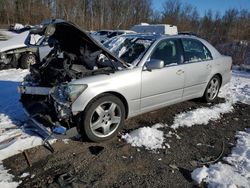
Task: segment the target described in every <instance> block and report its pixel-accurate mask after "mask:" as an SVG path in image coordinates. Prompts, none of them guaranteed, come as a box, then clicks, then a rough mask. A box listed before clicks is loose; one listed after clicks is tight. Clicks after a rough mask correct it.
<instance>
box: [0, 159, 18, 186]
mask: <svg viewBox="0 0 250 188" xmlns="http://www.w3.org/2000/svg"><path fill="white" fill-rule="evenodd" d="M8 171H9V170H6V169H5V168H4V167H3V165H2V162H1V161H0V187H3V188H15V187H17V186H18V185H19V183H18V182H14V181H13V178H14V176H13V175H11V174H9V173H8Z"/></svg>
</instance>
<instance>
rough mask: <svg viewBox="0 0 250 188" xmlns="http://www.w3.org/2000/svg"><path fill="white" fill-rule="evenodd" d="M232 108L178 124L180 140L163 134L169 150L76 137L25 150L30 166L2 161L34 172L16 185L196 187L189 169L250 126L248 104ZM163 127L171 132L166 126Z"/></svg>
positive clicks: (162, 114) (165, 112)
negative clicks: (182, 125) (218, 116)
mask: <svg viewBox="0 0 250 188" xmlns="http://www.w3.org/2000/svg"><path fill="white" fill-rule="evenodd" d="M221 101H223V99H220V102H221ZM201 106H209V105H207V104H203V103H200V102H197V101H188V102H184V103H180V104H177V105H173V106H170V107H168V108H164V109H161V110H158V111H155V112H151V113H148V114H144V115H141V116H139V117H136V118H133V119H130V120H128V121H126V125H125V128H124V130H123V132H129V131H131V130H133V129H136V128H139V127H142V126H151V125H153V124H155V123H159V122H161V123H166V124H168V125H171V124H172V123H173V119H174V116H175V115H176V114H177V113H180V112H184V111H189V110H191V109H195V108H198V107H201ZM234 109H235V110H234V112H233V113H228V114H224V115H223V117H222V118H221V119H220V120H218V121H213V122H210V123H209V124H208V125H197V126H193V127H191V128H179V129H178V130H177V134H178V135H179V136H180V137H181V139H177V137H176V136H172V137H169V138H166V140H167V143H169V144H170V148H169V149H164V150H163V149H161V150H157V151H155V152H152V151H148V150H145V149H144V148H139V149H138V148H135V147H132V146H131V145H128V144H126V143H125V142H124V141H122V140H121V139H120V137H119V136H118V137H116V138H114V139H113V140H111V141H109V142H105V143H98V144H97V143H91V142H87V141H83V142H82V141H80V140H76V139H75V140H74V141H73V140H72V141H69V143H68V144H65V143H64V142H62V141H57V142H56V143H55V144H53V147H54V149H55V152H54V153H51V152H50V151H49V150H47V149H46V148H45V147H43V146H39V147H36V148H32V149H30V150H28V151H27V153H28V156H29V158H30V160H31V162H32V167H29V166H28V164H27V162H26V160H25V158H24V155H23V154H18V155H16V156H13V157H11V158H8V159H6V160H5V161H4V166H5V167H6V168H10V169H11V171H10V173H12V174H14V175H16V176H17V177H18V176H20V175H21V174H23V173H24V172H29V173H30V175H33V174H34V175H35V176H34V177H33V178H30V177H27V178H23V179H15V180H16V181H19V180H22V183H21V184H20V187H32V188H34V187H50V188H55V187H121V186H122V187H194V186H197V185H196V184H195V183H194V182H193V181H192V179H191V176H190V175H191V174H190V173H191V172H192V170H193V169H194V168H196V167H197V166H199V163H197V161H198V162H201V161H211V160H212V159H214V158H216V157H217V156H219V154H220V153H221V151H222V148H223V147H222V146H223V143H225V145H224V146H225V147H224V152H223V156H226V155H228V154H229V153H230V151H231V148H232V147H233V146H234V144H235V142H236V140H235V137H234V136H235V132H236V131H238V130H244V128H247V127H248V128H249V127H250V106H248V105H245V104H236V105H235V106H234ZM162 130H163V131H164V132H166V133H168V132H169V131H170V130H171V131H173V130H172V129H170V128H168V127H167V128H164V129H162ZM197 144H198V145H197ZM195 161H196V162H195Z"/></svg>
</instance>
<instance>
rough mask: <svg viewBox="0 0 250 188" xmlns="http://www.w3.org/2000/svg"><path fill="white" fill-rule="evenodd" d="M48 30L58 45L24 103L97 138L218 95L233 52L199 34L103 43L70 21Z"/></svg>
mask: <svg viewBox="0 0 250 188" xmlns="http://www.w3.org/2000/svg"><path fill="white" fill-rule="evenodd" d="M44 35H45V36H46V37H48V41H49V43H50V45H51V46H53V47H54V48H53V50H52V51H51V52H50V54H49V55H48V56H47V57H46V58H45V59H44V60H43V61H42V62H41V63H38V64H35V65H32V66H31V67H30V72H31V73H30V75H28V76H27V77H26V78H25V80H24V82H23V83H22V85H21V86H20V87H19V92H20V93H21V102H22V103H23V105H24V107H25V109H26V110H27V112H28V113H29V114H30V117H31V119H33V120H34V122H35V123H38V124H40V125H43V126H46V127H48V128H51V130H56V128H57V127H65V128H66V129H70V128H72V127H77V130H78V131H79V133H81V135H82V136H84V137H87V138H89V139H90V140H92V141H96V142H100V141H104V140H107V139H110V138H112V137H114V136H115V135H116V134H117V132H118V131H119V130H120V129H121V128H122V126H123V124H124V120H125V119H126V118H130V117H133V116H136V115H139V114H142V113H145V112H149V111H152V110H156V109H159V108H162V107H165V106H168V105H171V104H174V103H177V102H181V101H185V100H189V99H193V98H198V97H203V98H204V100H205V101H207V102H212V101H214V100H215V99H216V97H217V95H218V92H219V89H220V87H221V86H222V85H224V84H226V83H227V82H229V80H230V77H231V71H230V68H231V64H232V60H231V58H230V57H227V56H223V55H221V54H220V53H219V52H218V51H217V50H216V49H215V48H214V47H212V46H211V45H210V44H209V43H208V42H206V41H204V40H202V39H200V38H198V37H194V36H188V35H175V36H166V35H164V36H163V35H153V34H151V35H143V34H137V35H126V36H120V37H117V38H114V39H113V40H112V41H109V42H107V43H106V44H104V45H105V46H106V48H105V47H104V46H101V45H100V44H98V43H97V42H95V40H94V39H92V38H91V36H90V35H89V34H88V33H87V32H84V31H82V30H80V29H79V28H78V27H76V26H75V25H73V24H71V23H68V22H60V23H56V24H52V25H50V26H48V27H47V28H46V30H45V31H44Z"/></svg>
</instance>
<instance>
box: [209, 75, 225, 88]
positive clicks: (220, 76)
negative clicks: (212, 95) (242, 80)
mask: <svg viewBox="0 0 250 188" xmlns="http://www.w3.org/2000/svg"><path fill="white" fill-rule="evenodd" d="M214 76H218V77H219V78H220V87H221V84H222V81H223V80H222V75H221V74H220V73H216V74H214V75H213V76H212V78H213V77H214ZM212 78H211V79H212Z"/></svg>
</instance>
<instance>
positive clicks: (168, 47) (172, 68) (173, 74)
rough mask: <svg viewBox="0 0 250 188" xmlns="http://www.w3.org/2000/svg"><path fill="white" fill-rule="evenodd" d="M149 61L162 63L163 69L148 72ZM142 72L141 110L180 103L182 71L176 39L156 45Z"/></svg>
mask: <svg viewBox="0 0 250 188" xmlns="http://www.w3.org/2000/svg"><path fill="white" fill-rule="evenodd" d="M150 59H151V60H152V59H156V60H162V61H164V65H165V67H164V68H161V69H154V70H148V69H147V68H146V66H147V64H148V63H150ZM150 59H149V60H148V61H147V62H146V65H145V67H144V69H143V71H142V86H141V110H142V112H146V111H150V110H154V109H157V108H160V107H163V106H166V105H169V104H172V103H175V102H177V101H181V99H182V94H183V86H184V74H185V73H184V69H183V67H182V66H183V65H180V62H181V51H180V50H179V40H178V39H165V40H162V41H160V42H159V43H158V45H156V47H155V49H154V51H153V52H152V54H151V56H150Z"/></svg>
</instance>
